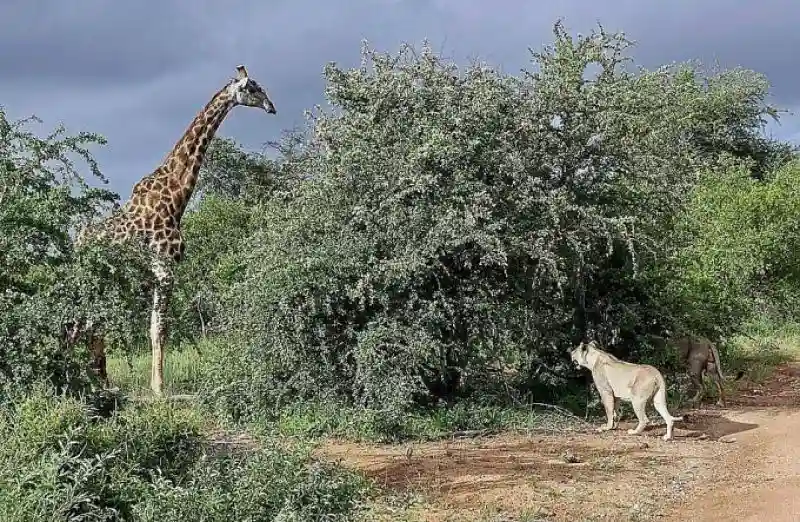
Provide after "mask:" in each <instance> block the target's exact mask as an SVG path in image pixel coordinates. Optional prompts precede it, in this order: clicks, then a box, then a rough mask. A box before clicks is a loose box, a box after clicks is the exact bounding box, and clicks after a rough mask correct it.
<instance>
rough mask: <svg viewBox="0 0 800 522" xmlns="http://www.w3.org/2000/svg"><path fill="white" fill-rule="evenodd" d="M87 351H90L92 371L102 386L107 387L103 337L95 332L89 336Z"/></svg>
mask: <svg viewBox="0 0 800 522" xmlns="http://www.w3.org/2000/svg"><path fill="white" fill-rule="evenodd" d="M89 351H90V353H91V359H92V360H91V369H92V372H93V373H94V374H95V375H96V376H97V378H98V379H100V382H101V383H102V384H103V386H104V387H106V388H108V387H109V381H108V370H107V367H106V343H105V339H104V338H103V337H102V336H100V335H97V334H94V333H93V334H91V335H90V336H89Z"/></svg>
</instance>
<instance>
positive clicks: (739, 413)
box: [668, 363, 800, 522]
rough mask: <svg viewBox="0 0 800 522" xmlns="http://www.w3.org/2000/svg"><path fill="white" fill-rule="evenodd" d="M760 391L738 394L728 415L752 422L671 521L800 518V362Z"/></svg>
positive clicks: (777, 521)
mask: <svg viewBox="0 0 800 522" xmlns="http://www.w3.org/2000/svg"><path fill="white" fill-rule="evenodd" d="M755 391H756V392H757V393H751V394H747V393H746V392H745V393H742V394H741V395H739V396H738V397H736V399H735V402H736V403H738V404H735V405H734V408H733V409H730V410H728V411H726V412H725V417H726V418H727V419H729V420H731V421H733V422H736V423H742V424H743V425H751V426H752V427H751V428H750V429H747V430H746V431H742V432H740V433H736V434H732V435H728V437H734V438H735V439H736V440H735V442H732V443H731V444H730V446H731V448H730V450H728V451H725V452H724V453H723V454H721V455H720V461H719V463H718V464H717V466H716V469H715V470H713V472H712V474H711V478H712V479H713V480H712V481H710V483H709V484H708V485H705V486H699V487H697V489H696V490H695V492H696V494H695V495H693V497H694V498H695V500H693V501H691V502H687V503H685V504H683V505H681V506H678V507H677V508H676V510H675V512H674V514H673V515H672V516H671V517H670V518H668V520H674V521H676V522H677V521H696V522H706V521H708V522H711V521H718V520H737V521H741V522H762V521H763V522H797V521H800V365H798V364H796V363H795V364H792V365H788V366H785V367H783V368H781V369H780V370H779V371H778V372H777V373H776V375H775V376H774V377H773V379H771V380H770V382H769V383H768V384H767V386H765V387H764V388H763V389H760V390H755Z"/></svg>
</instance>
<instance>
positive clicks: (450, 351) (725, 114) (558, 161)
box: [204, 24, 786, 421]
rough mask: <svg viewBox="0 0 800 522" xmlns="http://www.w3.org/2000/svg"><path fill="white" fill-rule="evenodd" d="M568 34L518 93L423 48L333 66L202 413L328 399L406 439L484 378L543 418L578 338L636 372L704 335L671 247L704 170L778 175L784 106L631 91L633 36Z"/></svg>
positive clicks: (248, 252)
mask: <svg viewBox="0 0 800 522" xmlns="http://www.w3.org/2000/svg"><path fill="white" fill-rule="evenodd" d="M555 36H556V38H555V43H554V45H552V46H548V47H546V48H545V49H544V50H543V52H542V53H537V54H535V55H534V56H533V60H532V61H533V68H534V69H535V72H530V73H526V74H524V75H522V76H520V77H514V76H509V75H504V74H501V73H499V72H497V71H495V70H493V69H492V68H491V67H489V66H487V65H485V64H474V65H472V66H470V67H466V68H464V69H459V68H458V67H457V66H456V65H454V64H453V63H450V62H448V61H446V60H444V59H442V58H440V57H438V56H436V55H434V53H432V52H431V51H430V49H428V48H424V49H422V50H421V51H419V52H417V51H416V50H414V49H411V48H408V47H404V48H403V49H401V51H400V52H399V53H397V54H396V55H388V54H382V53H377V52H374V51H372V50H369V49H365V50H364V53H363V57H362V58H363V60H362V66H360V67H358V68H354V69H350V70H346V69H342V68H339V67H337V66H335V65H331V66H329V67H327V68H326V77H327V81H328V85H327V88H326V96H327V98H328V101H329V104H330V106H331V109H332V110H330V111H328V112H319V113H317V114H315V115H314V116H313V118H312V122H311V125H310V129H309V131H308V133H307V135H306V136H305V139H304V142H303V150H304V152H305V153H304V154H302V155H298V156H290V157H287V158H285V160H284V165H290V166H291V167H287V168H288V169H289V170H292V171H297V170H302V171H303V172H304V173H305V175H306V178H307V179H306V181H304V182H303V183H299V184H297V185H296V186H292V188H291V189H290V190H289V192H290V196H291V197H287V198H275V199H272V200H268V201H262V202H260V203H258V204H257V205H256V206H255V207H253V209H252V212H251V213H250V220H249V221H248V225H247V226H248V227H251V229H252V232H251V233H249V234H248V235H247V237H246V238H245V239H244V241H242V242H240V243H237V245H236V247H235V248H230V249H228V250H227V251H228V252H230V255H229V256H227V258H226V263H227V266H228V267H235V268H236V270H235V272H236V277H235V278H232V279H230V280H229V281H230V283H229V284H228V285H226V286H225V290H224V295H222V296H221V298H220V301H219V302H220V307H219V310H220V314H219V323H218V324H219V326H220V328H221V329H222V331H223V336H222V337H221V338H222V339H224V343H225V345H226V347H225V348H224V350H223V352H222V353H221V354H220V355H219V357H215V358H214V359H213V361H212V367H213V369H212V370H211V371H210V372H209V375H210V379H211V380H210V382H209V383H208V385H207V386H206V387H205V390H206V391H205V392H204V393H205V395H206V396H207V397H206V398H207V400H208V401H209V402H211V403H213V404H215V405H216V407H217V409H218V410H219V411H221V412H223V413H224V414H226V415H228V416H229V417H231V418H234V419H239V420H248V419H249V420H253V419H255V418H273V419H274V418H275V417H276V416H277V415H279V412H280V410H281V408H283V407H285V405H286V404H288V403H290V402H292V401H310V402H316V403H323V402H325V401H331V402H332V403H334V404H346V405H358V406H360V407H363V408H366V409H368V410H370V411H371V412H373V413H374V414H376V415H378V416H379V417H380V418H384V419H387V421H391V419H399V418H402V417H403V416H404V415H408V414H409V413H410V412H413V411H415V409H416V408H418V407H419V406H427V407H431V406H435V405H436V404H437V403H439V402H441V401H444V402H451V401H456V400H458V399H459V398H462V397H464V396H469V395H472V396H486V395H488V396H491V395H492V390H491V388H492V386H494V382H495V381H494V380H492V379H490V378H484V379H481V378H478V376H482V375H483V376H487V375H489V369H491V370H492V371H494V372H496V373H498V374H502V375H510V376H513V377H512V379H513V385H514V386H516V387H517V391H518V392H519V393H521V394H525V393H527V394H529V395H533V396H536V397H541V396H548V394H550V393H551V392H552V390H557V389H560V390H563V389H565V388H566V387H569V386H570V385H575V384H576V383H580V382H581V379H580V378H579V374H578V373H577V372H575V371H574V369H573V368H572V367H571V366H570V365H569V364H568V361H567V356H566V353H567V348H569V347H570V346H572V345H574V343H576V342H577V341H578V340H580V339H581V338H583V337H584V336H593V337H596V338H598V339H599V340H600V341H601V342H602V343H603V344H604V345H606V346H607V347H608V348H609V349H611V350H612V351H615V352H616V353H618V354H620V355H622V356H624V357H626V358H630V359H634V360H635V359H636V358H639V357H641V356H643V355H646V354H645V353H644V352H646V346H645V345H644V343H643V339H645V338H646V335H647V334H663V333H664V331H665V330H668V329H671V328H674V326H675V324H676V323H679V322H683V323H687V322H690V321H687V317H688V316H692V314H693V313H694V312H693V310H692V309H691V308H690V307H689V306H688V305H689V304H690V299H688V298H687V297H686V296H685V295H684V294H681V293H680V289H675V288H673V287H672V286H670V283H671V282H672V281H674V280H676V279H677V275H676V274H677V273H678V272H679V271H680V270H681V269H682V266H680V265H675V264H672V262H671V260H672V259H674V258H676V257H680V256H679V252H678V251H679V250H680V249H681V248H684V246H685V242H682V239H683V238H682V237H679V235H678V234H677V233H676V232H674V231H675V228H676V226H677V224H678V223H679V222H680V220H681V219H683V216H684V214H683V211H684V209H685V207H686V205H687V204H689V203H691V198H692V195H693V188H694V187H695V186H696V185H697V183H698V181H699V179H700V178H701V176H702V173H703V172H707V171H714V170H715V169H718V168H726V169H727V168H729V167H731V165H734V166H744V168H747V169H749V170H748V171H752V172H756V171H757V170H758V171H759V172H761V171H762V170H764V169H768V168H770V166H771V165H775V164H780V162H781V161H785V157H786V154H785V152H786V145H785V144H782V143H776V142H773V141H770V140H765V139H763V138H762V137H761V136H760V134H759V132H760V128H761V127H760V126H761V123H762V117H763V116H764V115H765V114H767V113H769V112H771V110H772V109H771V108H770V107H768V106H766V105H765V104H764V103H763V102H764V100H765V98H766V96H767V93H768V84H767V82H766V80H765V79H764V78H763V77H762V76H760V75H758V74H756V73H753V72H751V71H745V70H738V69H737V70H733V71H723V72H721V73H716V74H710V75H706V74H704V73H703V71H701V70H700V69H699V68H697V67H694V66H691V65H687V64H681V65H677V66H671V67H663V68H660V69H657V70H654V71H646V70H641V71H638V72H636V73H632V72H630V70H626V69H624V68H623V67H622V62H624V61H625V53H626V52H627V48H628V46H629V43H628V42H627V41H626V40H625V39H624V37H622V36H620V35H609V34H607V33H605V32H603V31H602V30H601V31H595V32H594V33H593V34H591V35H588V36H582V37H578V38H572V37H571V36H570V35H568V34H567V33H566V31H565V30H564V29H563V27H561V26H560V25H558V24H557V25H556V28H555ZM590 67H594V68H596V69H597V71H598V72H597V73H596V74H591V75H589V76H591V78H588V79H587V74H588V72H587V69H588V68H590ZM723 108H724V109H723ZM745 145H746V146H745ZM748 150H749V151H750V152H747V151H748ZM737 151H738V152H737ZM742 151H744V152H742ZM768 160H769V161H768ZM756 167H758V169H757V168H756ZM759 169H760V170H759ZM220 248H221V246H220ZM701 317H702V321H697V322H695V323H696V326H698V327H699V328H700V329H701V330H703V329H707V328H708V326H709V325H710V324H713V322H714V321H715V317H714V316H713V315H712V314H707V315H705V316H701ZM728 317H732V316H731V315H729V316H728ZM509 382H510V381H509Z"/></svg>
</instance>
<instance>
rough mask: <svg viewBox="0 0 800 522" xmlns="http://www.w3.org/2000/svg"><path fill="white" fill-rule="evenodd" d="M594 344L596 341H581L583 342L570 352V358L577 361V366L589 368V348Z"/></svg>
mask: <svg viewBox="0 0 800 522" xmlns="http://www.w3.org/2000/svg"><path fill="white" fill-rule="evenodd" d="M593 345H594V341H591V342H589V343H588V344H587V343H584V342H582V341H581V344H579V345H578V346H577V348H574V349H573V350H572V351H570V352H569V358H570V359H571V360H572V362H573V363H575V367H576V368H581V367H584V368H588V367H589V361H588V360H587V355H588V354H589V348H590V347H592V346H593Z"/></svg>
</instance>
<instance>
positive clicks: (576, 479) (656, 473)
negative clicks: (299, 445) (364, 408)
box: [319, 363, 800, 522]
mask: <svg viewBox="0 0 800 522" xmlns="http://www.w3.org/2000/svg"><path fill="white" fill-rule="evenodd" d="M736 386H737V390H736V392H735V393H734V394H730V397H729V398H728V405H727V407H726V408H718V407H715V406H711V407H707V408H703V409H694V410H683V411H678V412H673V415H681V414H682V415H684V416H685V421H684V422H679V423H676V426H675V433H674V434H675V439H674V440H673V441H670V442H663V441H662V440H661V435H663V433H664V425H663V423H662V424H659V422H660V421H661V419H660V418H659V417H658V416H657V414H656V413H655V412H652V413H651V412H648V414H649V416H650V419H651V426H650V427H649V428H648V429H647V431H645V433H644V434H642V435H641V436H635V435H628V434H627V433H625V430H626V429H627V428H629V427H632V426H633V424H634V420H633V419H626V420H627V422H625V421H623V422H621V423H620V427H619V428H618V429H617V430H616V431H614V432H610V433H609V432H607V433H602V434H598V433H594V432H592V431H591V430H585V431H584V432H571V433H565V434H560V435H511V434H508V435H502V436H496V437H485V438H480V439H464V440H449V441H442V442H434V443H422V444H416V443H415V444H408V445H393V446H392V445H375V444H353V443H346V442H338V441H328V442H327V443H325V444H324V445H323V446H322V447H321V448H320V450H319V453H320V455H321V456H323V457H324V458H327V459H330V460H335V461H339V462H341V463H342V464H343V465H346V466H349V467H351V468H355V469H358V470H361V471H363V472H364V473H365V474H366V475H368V476H369V477H371V478H372V479H373V480H374V481H375V482H376V484H377V485H378V486H379V487H380V488H381V489H382V490H383V493H384V501H383V502H380V503H379V504H378V507H376V510H375V513H374V514H373V515H372V516H371V518H372V519H374V520H419V521H430V522H434V521H437V522H444V521H456V520H470V521H497V522H500V521H509V522H510V521H512V520H520V521H523V520H524V521H529V522H533V521H536V520H542V521H544V520H547V521H570V522H577V521H596V520H609V521H641V520H655V519H658V520H666V521H675V522H677V521H681V522H684V521H697V522H701V521H718V520H737V521H742V522H747V521H768V522H784V521H798V520H800V451H797V448H800V364H797V363H792V364H787V365H784V366H782V367H780V368H778V370H777V371H776V373H775V374H774V375H773V376H772V377H771V378H770V379H769V380H768V381H767V382H765V383H764V384H762V385H756V384H754V383H751V382H749V381H747V380H742V381H739V382H737V383H736ZM710 400H713V399H710ZM392 499H394V500H392ZM398 499H401V500H402V501H399V500H398Z"/></svg>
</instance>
